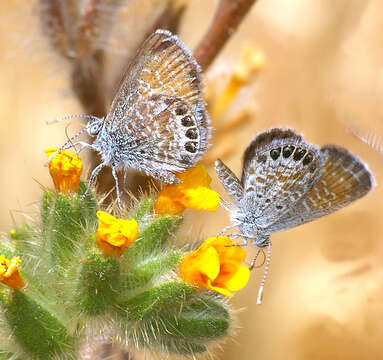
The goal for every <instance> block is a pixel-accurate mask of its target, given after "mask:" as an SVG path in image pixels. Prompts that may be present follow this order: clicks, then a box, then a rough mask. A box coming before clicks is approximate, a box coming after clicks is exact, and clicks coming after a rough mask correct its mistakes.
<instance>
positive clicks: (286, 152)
mask: <svg viewBox="0 0 383 360" xmlns="http://www.w3.org/2000/svg"><path fill="white" fill-rule="evenodd" d="M294 150H295V147H294V146H293V145H287V146H285V147H284V148H283V151H282V155H283V157H284V158H285V159H287V158H288V157H290V156H291V154H292V153H293V152H294Z"/></svg>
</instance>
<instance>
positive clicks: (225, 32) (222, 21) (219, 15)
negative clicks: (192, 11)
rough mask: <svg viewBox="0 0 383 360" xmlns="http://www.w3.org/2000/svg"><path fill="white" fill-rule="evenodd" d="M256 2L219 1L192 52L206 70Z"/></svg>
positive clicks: (246, 0)
mask: <svg viewBox="0 0 383 360" xmlns="http://www.w3.org/2000/svg"><path fill="white" fill-rule="evenodd" d="M255 1H256V0H221V1H220V2H219V5H218V8H217V10H216V12H215V15H214V18H213V20H212V22H211V24H210V26H209V28H208V29H207V30H206V33H205V35H204V36H203V38H202V40H201V41H200V43H199V44H198V46H197V48H196V49H195V51H194V56H195V58H196V60H197V62H198V64H199V65H200V66H201V67H202V69H203V70H206V69H207V68H208V67H209V66H210V64H211V63H212V62H213V60H214V59H215V57H216V56H217V55H218V53H219V52H220V51H221V49H222V48H223V46H224V45H225V44H226V42H227V41H228V40H229V39H230V37H231V35H233V34H234V33H235V31H236V30H237V28H238V26H239V24H240V23H241V22H242V20H243V18H244V17H245V15H246V14H247V13H248V11H249V10H250V8H251V6H252V5H253V4H254V3H255Z"/></svg>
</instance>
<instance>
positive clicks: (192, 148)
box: [185, 141, 197, 154]
mask: <svg viewBox="0 0 383 360" xmlns="http://www.w3.org/2000/svg"><path fill="white" fill-rule="evenodd" d="M185 150H186V151H187V152H190V153H192V154H194V153H196V152H197V143H196V142H194V141H188V142H187V143H186V144H185Z"/></svg>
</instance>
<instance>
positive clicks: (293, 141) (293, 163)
mask: <svg viewBox="0 0 383 360" xmlns="http://www.w3.org/2000/svg"><path fill="white" fill-rule="evenodd" d="M319 155H320V153H319V149H318V148H317V147H315V146H313V145H311V144H308V143H306V142H304V141H303V139H302V137H301V136H299V135H297V134H296V133H295V132H294V131H292V130H282V129H271V130H269V131H266V132H264V133H261V134H260V135H258V136H256V137H255V139H254V140H253V141H252V142H251V143H250V145H249V146H248V148H247V149H246V151H245V154H244V162H243V172H242V179H241V181H242V185H243V189H244V193H243V198H242V200H241V204H240V205H241V208H242V212H244V213H249V214H252V216H253V217H254V218H255V219H256V223H257V226H258V228H263V229H267V228H268V227H269V226H270V225H271V224H273V223H275V221H277V220H278V219H279V218H281V216H283V214H284V213H285V212H286V211H287V210H288V209H289V208H290V207H291V206H292V205H293V204H295V203H296V202H297V201H299V199H301V198H302V197H303V196H304V194H306V192H307V191H308V190H309V189H310V188H311V186H312V185H313V184H314V183H315V182H316V181H317V179H318V177H319V173H320V166H321V157H320V156H319Z"/></svg>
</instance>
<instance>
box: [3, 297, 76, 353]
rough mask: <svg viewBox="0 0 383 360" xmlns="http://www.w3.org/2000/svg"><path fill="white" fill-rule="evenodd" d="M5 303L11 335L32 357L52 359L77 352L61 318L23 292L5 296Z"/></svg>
mask: <svg viewBox="0 0 383 360" xmlns="http://www.w3.org/2000/svg"><path fill="white" fill-rule="evenodd" d="M2 304H3V306H4V307H5V312H4V315H5V318H6V320H7V321H8V324H9V327H10V329H11V332H12V335H13V336H15V337H16V338H17V340H18V342H19V343H20V344H21V345H22V347H23V349H24V351H25V352H26V353H28V354H29V355H30V358H36V359H47V360H50V359H57V357H58V356H60V355H64V354H66V355H68V354H70V353H73V352H74V350H75V342H74V339H73V338H72V337H71V336H70V335H69V334H68V333H67V331H66V328H65V327H64V326H63V324H62V323H61V322H60V321H59V320H58V318H57V317H56V316H55V315H54V314H53V313H51V312H49V311H48V310H47V309H46V308H44V307H43V306H41V305H40V304H39V303H37V302H36V301H34V300H33V299H31V298H30V297H28V296H27V295H25V294H24V293H23V292H21V291H13V293H12V296H11V297H10V298H8V299H6V300H5V298H4V297H2ZM63 358H64V357H63ZM65 358H67V357H66V356H65Z"/></svg>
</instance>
